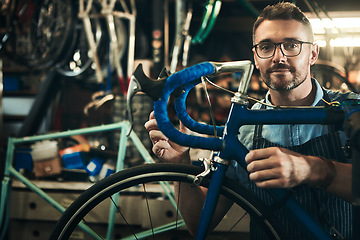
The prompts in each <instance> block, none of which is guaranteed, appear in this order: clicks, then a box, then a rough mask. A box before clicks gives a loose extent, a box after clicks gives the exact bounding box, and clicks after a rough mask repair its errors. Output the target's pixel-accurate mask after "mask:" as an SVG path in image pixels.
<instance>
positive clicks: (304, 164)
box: [245, 147, 327, 188]
mask: <svg viewBox="0 0 360 240" xmlns="http://www.w3.org/2000/svg"><path fill="white" fill-rule="evenodd" d="M245 160H246V162H247V163H248V166H247V170H248V171H249V173H250V175H249V177H250V180H252V181H254V182H255V183H256V185H257V186H258V187H262V188H291V187H295V186H298V185H300V184H304V183H307V184H309V185H313V186H316V185H317V184H318V183H319V181H321V180H322V179H323V178H324V177H325V176H326V171H327V168H326V166H324V163H323V162H322V160H321V159H319V158H318V157H312V156H304V155H301V154H299V153H295V152H293V151H290V150H288V149H284V148H278V147H270V148H264V149H256V150H251V151H250V152H249V153H248V154H247V155H246V157H245Z"/></svg>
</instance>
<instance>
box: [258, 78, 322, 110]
mask: <svg viewBox="0 0 360 240" xmlns="http://www.w3.org/2000/svg"><path fill="white" fill-rule="evenodd" d="M311 81H312V83H313V84H314V85H315V87H316V94H315V100H314V102H313V103H312V104H311V106H316V105H317V104H318V103H319V102H320V101H321V99H322V98H323V96H324V91H323V88H322V87H321V85H320V83H319V82H318V81H317V80H316V79H315V78H311ZM265 102H266V103H267V104H272V103H271V102H270V92H269V91H268V92H267V93H266V96H265Z"/></svg>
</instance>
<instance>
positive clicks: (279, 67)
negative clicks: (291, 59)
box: [266, 63, 295, 73]
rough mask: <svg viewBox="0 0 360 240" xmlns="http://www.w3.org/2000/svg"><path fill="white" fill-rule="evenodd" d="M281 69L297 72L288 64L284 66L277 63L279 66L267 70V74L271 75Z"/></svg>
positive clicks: (275, 65)
mask: <svg viewBox="0 0 360 240" xmlns="http://www.w3.org/2000/svg"><path fill="white" fill-rule="evenodd" d="M279 69H289V71H290V72H295V68H294V67H292V66H290V65H287V64H283V63H277V64H274V65H273V66H272V67H269V68H268V69H267V70H266V73H271V72H273V71H276V70H279Z"/></svg>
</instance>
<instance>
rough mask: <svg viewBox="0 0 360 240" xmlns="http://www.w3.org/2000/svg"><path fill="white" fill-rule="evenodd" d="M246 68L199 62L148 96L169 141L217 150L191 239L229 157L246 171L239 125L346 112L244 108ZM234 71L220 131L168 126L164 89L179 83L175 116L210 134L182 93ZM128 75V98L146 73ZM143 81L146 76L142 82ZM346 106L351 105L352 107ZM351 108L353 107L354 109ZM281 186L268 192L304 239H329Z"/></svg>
mask: <svg viewBox="0 0 360 240" xmlns="http://www.w3.org/2000/svg"><path fill="white" fill-rule="evenodd" d="M252 69H253V67H252V64H251V62H250V61H238V62H229V63H209V62H206V63H200V64H197V65H194V66H192V67H190V68H187V69H184V70H182V71H180V72H177V73H175V74H173V75H171V76H170V77H168V78H167V79H166V80H165V84H164V87H163V90H162V92H161V95H160V96H159V97H158V99H157V100H156V99H155V97H153V99H154V100H156V101H155V102H154V112H155V118H156V121H157V124H158V127H159V129H160V130H161V131H162V132H163V133H164V134H165V135H166V136H167V137H168V138H169V139H170V140H171V141H173V142H176V143H178V144H180V145H183V146H188V147H193V148H202V149H209V150H214V151H218V152H217V154H216V156H215V157H214V158H213V159H212V161H213V165H214V168H212V169H216V170H214V171H213V174H212V180H211V183H210V186H209V190H208V192H207V196H206V199H205V203H204V206H203V210H202V214H201V218H200V222H199V227H198V231H197V236H196V239H198V240H200V239H205V238H206V235H207V232H208V230H209V226H210V222H211V220H212V216H213V214H214V212H215V207H216V205H217V202H218V198H219V191H220V187H221V185H222V181H223V179H224V178H225V173H226V170H227V168H228V163H229V161H230V160H236V161H237V162H238V163H239V164H240V165H241V166H242V167H243V169H244V171H247V170H246V165H247V164H246V162H245V160H244V159H245V156H246V154H247V153H248V149H247V148H246V147H245V146H244V145H243V144H242V143H241V142H240V141H239V140H238V136H237V135H238V131H239V128H240V127H241V126H243V125H256V124H343V123H344V117H345V113H346V116H347V117H348V116H349V113H348V112H346V111H348V110H349V109H346V108H340V107H333V106H332V107H329V108H324V107H303V108H286V109H285V108H282V109H268V110H249V109H247V103H246V101H245V98H246V96H245V95H246V92H247V87H248V84H249V81H250V78H251V73H252ZM234 71H238V72H242V73H243V76H242V80H241V82H240V86H239V90H238V92H237V93H236V94H235V96H234V97H233V99H232V105H231V108H230V112H229V116H228V120H227V122H226V125H225V128H221V127H218V129H219V130H220V131H222V132H223V136H222V137H221V138H216V137H215V138H208V137H199V136H193V135H187V134H184V133H181V132H180V131H178V130H177V129H176V128H175V127H173V126H172V124H171V123H170V120H169V118H168V115H167V101H168V99H169V96H170V93H172V92H173V91H176V92H179V91H178V90H179V88H181V90H182V91H183V92H184V93H182V95H180V97H178V98H177V100H176V103H175V108H176V113H177V116H178V117H179V120H180V121H182V123H183V124H184V125H185V126H186V127H188V128H189V129H190V130H193V131H195V132H198V133H206V134H211V131H213V130H214V127H213V126H210V125H204V124H200V123H197V122H196V121H194V120H192V119H191V118H190V116H189V115H188V113H187V111H186V106H185V100H186V96H187V93H188V92H189V91H190V89H191V88H192V87H193V86H195V85H197V84H198V83H199V82H200V80H199V78H201V77H203V76H207V75H212V74H216V73H221V72H234ZM133 78H134V80H135V81H136V82H137V83H138V84H139V86H137V87H134V86H133V85H132V84H131V83H130V86H133V88H134V89H130V88H129V92H128V94H129V95H130V97H129V95H128V99H129V98H131V95H132V94H134V92H132V91H135V92H136V91H139V90H141V91H144V92H146V89H142V87H147V86H145V85H147V84H149V79H148V80H146V79H144V77H143V76H142V75H140V74H138V73H137V71H135V73H134V75H133ZM194 79H195V80H194ZM196 79H197V80H196ZM146 81H148V82H147V83H146ZM142 83H144V84H142ZM150 84H151V83H150ZM350 111H354V109H352V110H350ZM355 111H359V110H358V109H357V110H355ZM286 192H287V190H285V189H270V190H269V193H270V194H271V195H272V196H273V197H274V198H275V199H276V200H279V201H280V200H284V204H285V206H286V208H287V209H288V210H289V211H290V213H291V214H292V215H293V217H294V219H296V220H297V221H298V223H299V224H300V225H301V226H302V228H303V229H304V230H305V232H308V234H309V238H310V239H330V236H329V235H328V234H327V233H325V232H324V231H323V230H322V228H321V227H320V225H319V224H318V223H317V222H315V220H313V219H312V218H311V217H310V215H309V214H308V213H306V212H305V211H304V210H303V209H302V207H301V206H300V205H299V204H298V203H297V202H296V201H295V199H294V198H292V197H290V198H289V199H287V198H286V199H284V197H287V195H286Z"/></svg>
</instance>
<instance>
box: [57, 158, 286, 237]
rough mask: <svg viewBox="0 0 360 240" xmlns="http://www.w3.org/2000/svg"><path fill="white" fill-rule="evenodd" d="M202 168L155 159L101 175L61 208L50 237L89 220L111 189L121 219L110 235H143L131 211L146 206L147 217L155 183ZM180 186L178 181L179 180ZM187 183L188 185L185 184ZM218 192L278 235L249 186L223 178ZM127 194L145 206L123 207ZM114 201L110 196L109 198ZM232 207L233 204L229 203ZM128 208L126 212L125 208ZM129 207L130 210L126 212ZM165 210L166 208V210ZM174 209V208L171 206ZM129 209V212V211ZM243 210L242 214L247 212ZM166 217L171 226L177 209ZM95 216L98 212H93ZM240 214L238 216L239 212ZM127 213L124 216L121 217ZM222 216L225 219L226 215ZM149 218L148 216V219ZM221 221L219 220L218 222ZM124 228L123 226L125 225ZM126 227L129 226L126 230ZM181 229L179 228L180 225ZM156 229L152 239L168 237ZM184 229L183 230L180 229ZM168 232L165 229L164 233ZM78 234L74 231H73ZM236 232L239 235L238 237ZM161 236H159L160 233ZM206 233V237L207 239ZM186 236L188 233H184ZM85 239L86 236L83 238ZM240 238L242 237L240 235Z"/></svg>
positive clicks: (189, 177)
mask: <svg viewBox="0 0 360 240" xmlns="http://www.w3.org/2000/svg"><path fill="white" fill-rule="evenodd" d="M202 171H203V168H201V167H195V166H189V165H181V164H169V163H158V164H146V165H141V166H137V167H133V168H129V169H125V170H123V171H120V172H118V173H116V174H113V175H111V176H110V177H108V178H105V179H104V180H102V181H100V182H98V183H97V184H95V185H93V186H92V187H91V188H89V189H88V190H87V191H85V192H84V193H83V194H81V195H80V196H79V197H78V198H77V199H76V200H75V201H74V202H73V204H72V205H70V206H69V208H68V209H67V210H66V211H65V213H64V214H63V215H62V217H61V218H60V220H59V221H58V223H57V225H56V227H55V229H54V231H53V232H52V235H51V237H50V239H69V238H70V236H72V234H73V233H74V231H75V232H76V231H78V230H79V229H78V224H79V222H80V221H82V220H83V222H85V223H86V224H90V222H91V218H92V217H93V216H91V214H92V211H93V210H94V209H95V208H96V207H98V206H99V204H100V203H102V202H104V200H107V199H108V198H109V197H111V196H112V195H113V194H115V193H119V192H120V198H119V206H117V209H118V210H119V212H118V214H119V215H121V218H122V221H123V222H124V223H123V224H122V225H117V226H116V230H117V231H118V232H120V233H118V235H116V236H113V238H112V239H115V238H116V239H125V238H123V237H125V236H124V235H126V234H125V232H127V231H128V232H129V233H130V236H129V238H128V239H142V238H143V237H144V236H143V235H142V234H139V235H137V234H138V233H137V229H135V227H133V226H131V222H132V221H133V219H131V218H134V217H135V215H137V213H138V212H139V211H140V210H141V211H142V209H144V210H145V209H146V210H147V211H148V212H147V213H145V214H143V215H141V217H140V218H141V220H142V221H143V222H144V221H145V219H149V218H150V217H148V216H149V214H150V212H153V213H154V212H155V210H154V208H152V207H154V206H155V205H156V204H155V203H154V202H152V203H151V201H153V200H156V199H157V201H159V199H161V198H163V196H162V195H159V194H156V193H155V192H154V191H152V189H153V188H154V187H155V186H156V185H157V184H158V182H159V181H179V182H186V183H192V182H193V180H194V178H195V176H196V175H197V174H199V173H201V172H202ZM201 185H202V186H204V187H208V185H209V178H205V179H204V180H203V181H202V182H201ZM180 186H181V184H180ZM187 187H188V186H187ZM140 189H141V190H145V192H141V193H139V191H140ZM221 194H222V195H224V196H225V197H227V198H229V199H231V200H232V201H234V202H235V203H236V204H237V205H238V206H240V207H241V208H242V209H243V210H245V211H246V212H247V213H248V214H250V216H251V217H252V219H253V220H257V221H258V222H259V224H261V226H262V227H263V229H264V230H265V232H266V233H268V235H269V239H280V236H279V233H278V228H277V227H276V222H277V221H276V219H274V218H272V217H271V218H270V219H267V217H266V216H267V215H264V214H263V213H264V212H265V211H266V208H265V206H264V205H262V204H261V203H260V202H259V199H258V198H256V197H255V196H254V195H253V194H252V193H251V192H249V190H247V189H246V188H244V187H243V186H241V185H240V184H238V183H236V182H234V181H232V180H229V179H226V180H225V182H224V185H223V186H222V189H221ZM130 196H137V197H138V199H141V201H144V202H146V203H144V204H145V205H146V206H145V207H141V206H140V205H141V204H138V206H136V207H135V208H134V207H133V208H132V209H131V210H129V209H128V208H126V205H125V204H121V203H124V202H123V201H122V200H124V199H126V198H130ZM135 199H136V198H133V200H129V201H131V202H132V206H134V204H136V202H135V201H137V200H135ZM111 201H114V200H111ZM233 207H234V206H233ZM166 208H167V207H166V206H164V205H163V204H161V209H162V210H164V209H166ZM127 211H128V212H127ZM129 211H133V212H131V213H130V212H129ZM166 212H167V211H166ZM175 212H177V210H176V209H175ZM129 213H130V214H129ZM247 213H245V214H247ZM167 214H168V215H169V216H168V217H167V218H168V219H170V220H172V221H175V223H173V226H176V225H180V219H179V217H177V213H172V214H170V213H169V212H167ZM245 214H238V213H236V214H235V215H236V216H237V217H236V219H234V220H235V222H239V220H240V219H242V218H243V215H245ZM94 215H95V216H96V217H97V218H98V219H99V217H100V216H99V215H96V214H94ZM239 215H241V216H239ZM126 217H128V218H127V219H126V220H125V219H124V218H126ZM163 218H166V217H164V216H161V215H159V214H156V216H155V217H154V218H153V219H152V220H151V223H149V224H148V225H149V226H151V227H156V225H157V224H156V223H155V221H156V219H157V220H162V219H163ZM224 219H227V218H226V217H225V218H224ZM149 221H150V220H149ZM220 224H221V223H220ZM230 226H231V227H229V228H230V229H233V227H234V226H235V225H233V224H232V225H230ZM126 228H127V229H126ZM174 228H175V229H174V230H173V231H176V232H175V233H174V234H176V236H179V232H180V231H181V230H179V229H180V227H174ZM92 229H93V230H95V228H94V227H92ZM129 229H130V230H129ZM182 229H183V228H182ZM155 231H156V230H150V231H148V232H150V236H151V237H152V238H153V239H169V236H168V235H167V237H165V238H164V235H161V234H159V235H156V236H155ZM183 232H185V233H187V232H186V231H183ZM167 234H169V233H167ZM214 234H215V235H218V234H221V236H223V234H227V236H228V237H229V238H226V237H223V238H222V239H234V234H235V235H236V234H237V239H241V236H243V235H244V233H241V232H238V233H231V232H230V233H229V232H226V233H225V232H224V231H222V232H214ZM75 235H77V236H78V234H75ZM239 235H240V237H239ZM161 236H162V237H163V238H162V237H161ZM210 236H211V235H209V238H208V239H211V237H210ZM104 238H105V237H104V235H101V234H100V236H97V239H104ZM188 238H189V236H188ZM84 239H88V238H84ZM179 239H186V238H185V237H179ZM242 239H243V238H242Z"/></svg>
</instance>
